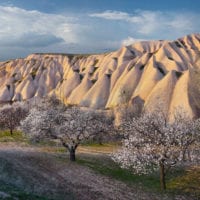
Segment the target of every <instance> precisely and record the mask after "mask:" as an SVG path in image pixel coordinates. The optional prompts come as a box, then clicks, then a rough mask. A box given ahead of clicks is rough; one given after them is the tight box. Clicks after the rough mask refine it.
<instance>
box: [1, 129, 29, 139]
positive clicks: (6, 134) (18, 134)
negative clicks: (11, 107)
mask: <svg viewBox="0 0 200 200" xmlns="http://www.w3.org/2000/svg"><path fill="white" fill-rule="evenodd" d="M0 142H27V139H26V138H25V137H24V135H23V134H22V132H20V131H13V134H12V135H11V134H10V131H9V130H4V131H3V130H1V131H0Z"/></svg>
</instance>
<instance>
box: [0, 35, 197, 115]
mask: <svg viewBox="0 0 200 200" xmlns="http://www.w3.org/2000/svg"><path fill="white" fill-rule="evenodd" d="M199 68H200V34H191V35H188V36H185V37H183V38H179V39H177V40H174V41H143V42H136V43H134V44H132V45H129V46H124V47H122V48H120V49H119V50H118V51H114V52H109V53H104V54H98V55H72V54H48V53H47V54H39V53H38V54H37V53H36V54H31V55H29V56H28V57H26V58H24V59H15V60H10V61H7V62H1V63H0V102H8V101H20V100H26V99H31V98H33V97H44V96H47V95H53V94H55V95H56V96H57V97H59V98H61V99H62V100H64V101H65V102H66V103H68V104H72V105H79V106H82V107H90V108H94V109H109V108H112V107H115V106H117V105H120V104H122V103H125V102H129V103H130V104H131V105H133V107H134V106H140V107H142V108H145V109H147V110H152V109H154V108H155V107H156V106H157V105H158V104H159V103H160V102H162V106H163V110H164V111H165V112H167V113H173V112H175V109H177V108H178V107H180V106H182V107H184V109H185V110H186V111H187V112H188V114H189V115H190V116H191V117H194V116H197V115H199V109H200V105H199V103H198V99H199V97H200V89H199V88H198V87H197V86H198V82H197V81H198V77H199V87H200V74H199V76H196V74H198V69H199ZM192 74H193V75H195V76H192ZM193 77H195V78H193ZM195 81H196V82H195Z"/></svg>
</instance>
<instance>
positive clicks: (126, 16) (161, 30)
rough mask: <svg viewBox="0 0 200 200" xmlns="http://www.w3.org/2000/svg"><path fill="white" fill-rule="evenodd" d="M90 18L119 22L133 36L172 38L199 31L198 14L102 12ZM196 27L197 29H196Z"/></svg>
mask: <svg viewBox="0 0 200 200" xmlns="http://www.w3.org/2000/svg"><path fill="white" fill-rule="evenodd" d="M89 16H90V17H98V18H101V19H105V20H113V21H121V22H123V23H124V22H126V23H127V24H129V27H130V28H131V29H132V30H134V32H135V34H138V35H139V34H140V35H142V36H143V35H144V36H145V35H146V36H153V35H154V37H155V36H157V35H160V36H161V37H163V36H164V37H166V36H167V35H168V37H171V38H172V37H173V36H174V35H176V34H177V33H179V35H181V34H183V35H184V34H186V33H191V32H197V30H199V26H200V22H199V20H198V19H199V18H200V14H199V13H190V12H182V13H180V12H161V11H148V10H136V11H134V12H133V13H125V12H119V11H111V10H108V11H104V12H101V13H92V14H90V15H89ZM197 27H198V28H197Z"/></svg>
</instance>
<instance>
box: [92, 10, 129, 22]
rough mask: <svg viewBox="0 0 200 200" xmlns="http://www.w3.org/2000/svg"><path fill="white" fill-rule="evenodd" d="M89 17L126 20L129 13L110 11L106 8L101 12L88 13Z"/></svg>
mask: <svg viewBox="0 0 200 200" xmlns="http://www.w3.org/2000/svg"><path fill="white" fill-rule="evenodd" d="M89 16H90V17H100V18H104V19H109V20H126V19H128V18H129V14H128V13H125V12H119V11H111V10H107V11H105V12H102V13H93V14H89Z"/></svg>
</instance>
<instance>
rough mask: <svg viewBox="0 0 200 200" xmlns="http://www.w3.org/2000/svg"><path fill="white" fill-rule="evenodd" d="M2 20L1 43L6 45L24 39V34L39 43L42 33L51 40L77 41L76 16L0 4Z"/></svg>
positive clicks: (0, 26)
mask: <svg viewBox="0 0 200 200" xmlns="http://www.w3.org/2000/svg"><path fill="white" fill-rule="evenodd" d="M0 21H1V23H0V43H3V44H5V45H6V42H8V44H9V43H10V41H13V42H14V41H19V40H22V38H23V36H26V37H25V38H24V39H26V40H28V39H30V40H33V41H35V42H36V43H38V42H37V39H38V40H39V41H41V38H40V37H39V36H40V35H41V37H43V38H44V36H45V35H46V36H47V37H48V40H49V42H50V39H52V40H53V41H54V42H56V40H55V38H57V39H58V38H60V40H63V41H65V42H67V43H71V42H77V36H76V34H75V33H76V29H77V24H76V19H75V18H71V17H66V16H63V15H56V14H47V13H42V12H39V11H28V10H24V9H21V8H17V7H4V6H0ZM29 34H30V37H29V38H28V35H29ZM60 40H58V42H59V41H60ZM24 42H25V41H24ZM50 44H51V42H50ZM19 45H20V44H19ZM33 45H34V44H33Z"/></svg>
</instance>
